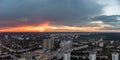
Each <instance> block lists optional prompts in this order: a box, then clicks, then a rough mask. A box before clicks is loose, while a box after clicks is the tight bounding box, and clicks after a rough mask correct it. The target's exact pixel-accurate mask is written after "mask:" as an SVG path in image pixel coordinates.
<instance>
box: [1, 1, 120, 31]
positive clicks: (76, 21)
mask: <svg viewBox="0 0 120 60" xmlns="http://www.w3.org/2000/svg"><path fill="white" fill-rule="evenodd" d="M0 32H120V0H0Z"/></svg>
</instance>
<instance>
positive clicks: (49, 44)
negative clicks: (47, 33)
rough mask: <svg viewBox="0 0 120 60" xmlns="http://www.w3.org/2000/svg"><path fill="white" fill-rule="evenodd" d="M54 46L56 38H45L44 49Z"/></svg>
mask: <svg viewBox="0 0 120 60" xmlns="http://www.w3.org/2000/svg"><path fill="white" fill-rule="evenodd" d="M53 48H54V39H50V38H48V39H44V40H43V49H45V50H51V49H53Z"/></svg>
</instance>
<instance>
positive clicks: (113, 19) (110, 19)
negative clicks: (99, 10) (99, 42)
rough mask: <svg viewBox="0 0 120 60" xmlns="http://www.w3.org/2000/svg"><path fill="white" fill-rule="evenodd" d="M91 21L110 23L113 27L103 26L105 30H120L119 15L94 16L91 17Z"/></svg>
mask: <svg viewBox="0 0 120 60" xmlns="http://www.w3.org/2000/svg"><path fill="white" fill-rule="evenodd" d="M92 20H93V21H96V20H98V21H102V22H103V23H104V24H108V25H112V26H114V27H106V28H103V29H105V30H120V15H111V16H105V15H103V16H96V17H94V18H93V19H92Z"/></svg>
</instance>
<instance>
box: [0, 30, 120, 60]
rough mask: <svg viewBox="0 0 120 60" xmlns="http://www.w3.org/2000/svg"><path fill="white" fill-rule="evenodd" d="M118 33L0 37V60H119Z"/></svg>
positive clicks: (9, 35)
mask: <svg viewBox="0 0 120 60" xmlns="http://www.w3.org/2000/svg"><path fill="white" fill-rule="evenodd" d="M119 36H120V33H98V32H92V33H91V32H46V33H35V32H34V33H27V32H26V33H25V32H24V33H0V59H1V60H119V58H120V57H119V56H120V55H119V54H120V41H119V40H120V38H119Z"/></svg>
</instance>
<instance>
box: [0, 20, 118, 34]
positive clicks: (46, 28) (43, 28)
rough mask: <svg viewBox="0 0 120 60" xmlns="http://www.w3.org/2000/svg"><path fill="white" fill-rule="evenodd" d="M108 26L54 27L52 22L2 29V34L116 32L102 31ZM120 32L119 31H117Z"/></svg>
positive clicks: (0, 30)
mask: <svg viewBox="0 0 120 60" xmlns="http://www.w3.org/2000/svg"><path fill="white" fill-rule="evenodd" d="M104 26H107V25H101V26H100V27H71V26H64V25H57V26H53V25H50V22H45V23H42V24H39V25H38V26H19V27H12V28H4V29H0V32H115V31H114V30H100V29H102V28H104ZM116 32H119V31H116Z"/></svg>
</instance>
